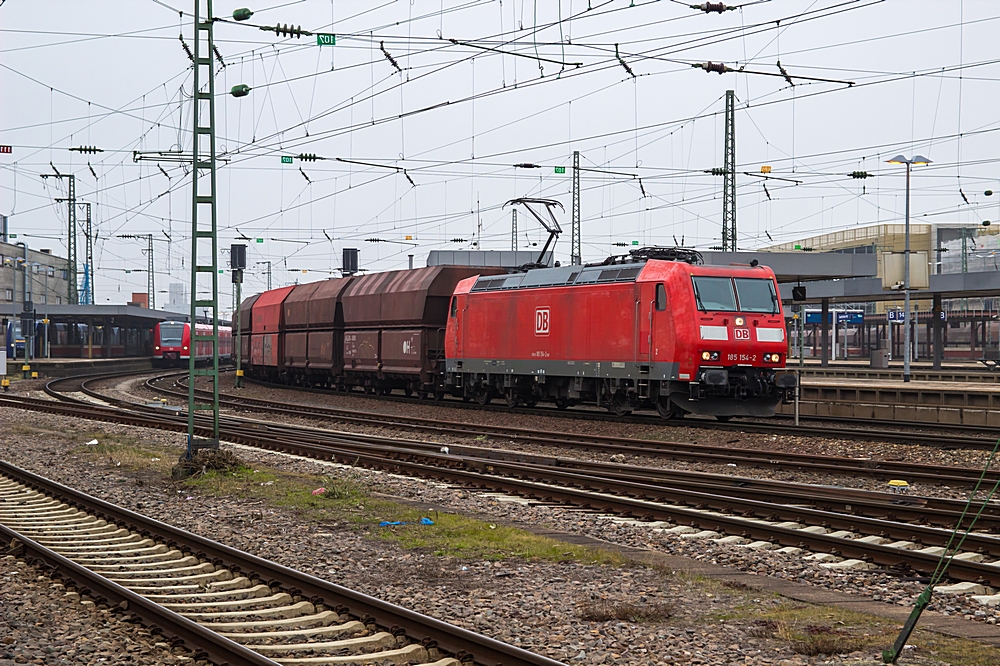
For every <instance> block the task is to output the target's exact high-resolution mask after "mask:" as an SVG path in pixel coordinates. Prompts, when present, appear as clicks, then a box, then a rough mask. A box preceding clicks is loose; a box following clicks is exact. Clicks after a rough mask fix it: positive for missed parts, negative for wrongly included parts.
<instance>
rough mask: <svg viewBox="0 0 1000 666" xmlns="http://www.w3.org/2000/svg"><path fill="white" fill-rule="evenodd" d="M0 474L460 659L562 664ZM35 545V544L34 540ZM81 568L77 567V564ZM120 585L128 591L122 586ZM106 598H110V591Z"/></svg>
mask: <svg viewBox="0 0 1000 666" xmlns="http://www.w3.org/2000/svg"><path fill="white" fill-rule="evenodd" d="M0 474H3V475H4V476H7V477H9V478H11V479H14V480H16V481H17V482H19V483H21V484H23V485H25V486H27V487H29V488H33V489H34V490H37V491H39V492H41V493H44V494H46V495H49V496H51V497H54V498H57V499H59V500H61V501H63V502H65V503H67V504H69V505H70V506H73V507H76V508H78V509H80V510H82V511H85V512H87V513H90V514H93V515H95V516H97V517H99V518H102V519H104V520H106V521H108V522H110V523H115V524H117V525H119V526H120V527H123V528H125V529H128V530H131V531H134V532H137V533H139V534H141V535H142V536H144V537H147V538H150V539H155V540H158V541H160V542H162V543H165V544H166V545H167V546H169V547H171V548H177V549H178V550H181V551H183V552H186V553H191V554H193V555H195V556H196V557H198V558H200V559H206V560H208V561H210V562H212V563H213V564H215V565H216V566H225V567H226V568H228V569H231V570H232V571H234V572H239V573H241V574H243V575H245V576H247V577H251V578H260V579H261V580H262V581H264V582H265V583H266V584H268V585H270V586H272V587H273V586H280V587H281V588H282V589H285V590H287V591H289V592H290V593H291V594H293V595H296V596H302V597H304V598H306V599H308V600H309V601H311V602H312V603H314V604H324V605H326V606H328V607H330V608H346V609H347V612H348V613H350V614H351V615H353V616H356V617H359V618H361V617H364V616H371V617H373V618H375V621H376V623H377V624H379V625H380V626H383V627H398V628H401V629H403V630H404V631H405V632H406V635H407V636H408V637H409V638H411V639H412V640H413V641H414V642H417V643H422V644H423V645H424V646H426V647H431V643H433V644H434V645H436V646H437V647H438V648H440V649H441V650H444V651H445V652H447V653H450V654H452V655H454V656H455V657H456V658H457V659H459V660H462V659H463V658H466V659H467V658H469V657H471V658H473V659H474V660H475V662H476V663H479V664H490V665H492V664H503V665H504V666H565V664H562V662H558V661H555V660H554V659H549V658H548V657H544V656H542V655H538V654H534V653H532V652H528V651H526V650H522V649H521V648H517V647H514V646H512V645H508V644H506V643H503V642H501V641H497V640H495V639H492V638H489V637H488V636H483V635H480V634H476V633H473V632H471V631H468V630H466V629H462V628H461V627H457V626H455V625H451V624H448V623H447V622H443V621H441V620H437V619H435V618H432V617H429V616H427V615H423V614H422V613H418V612H416V611H413V610H409V609H406V608H403V607H401V606H396V605H395V604H391V603H389V602H386V601H382V600H381V599H377V598H375V597H372V596H369V595H366V594H363V593H361V592H358V591H356V590H352V589H349V588H346V587H343V586H341V585H337V584H335V583H331V582H329V581H325V580H322V579H320V578H316V577H315V576H310V575H309V574H306V573H303V572H300V571H296V570H294V569H291V568H289V567H286V566H283V565H281V564H278V563H276V562H271V561H269V560H265V559H263V558H260V557H257V556H256V555H252V554H250V553H247V552H244V551H241V550H238V549H236V548H233V547H231V546H227V545H225V544H223V543H219V542H217V541H213V540H211V539H208V538H205V537H203V536H200V535H198V534H194V533H192V532H188V531H187V530H183V529H181V528H179V527H174V526H173V525H169V524H167V523H163V522H161V521H158V520H155V519H153V518H149V517H148V516H144V515H142V514H139V513H136V512H134V511H130V510H129V509H126V508H124V507H120V506H117V505H115V504H111V503H110V502H106V501H104V500H102V499H100V498H97V497H94V496H92V495H88V494H86V493H83V492H81V491H79V490H75V489H73V488H69V487H67V486H64V485H62V484H60V483H57V482H55V481H52V480H50V479H46V478H45V477H42V476H40V475H37V474H34V473H32V472H29V471H27V470H24V469H21V468H18V467H15V466H14V465H11V464H9V463H7V462H4V461H0ZM22 543H24V541H22ZM35 545H36V546H37V544H35ZM39 547H40V546H39ZM70 564H72V563H70ZM77 566H78V565H77ZM80 568H81V569H82V567H80ZM115 587H118V586H115ZM123 591H124V592H128V591H127V590H124V589H123ZM136 596H137V595H136ZM108 598H109V599H111V600H113V597H111V596H109V597H108ZM123 600H125V599H124V598H123ZM127 600H128V601H129V603H130V605H131V603H132V599H131V598H128V599H127ZM206 631H207V630H206ZM220 638H221V637H220ZM230 642H231V641H230ZM234 645H235V643H234ZM237 647H240V646H237ZM258 656H259V655H258ZM224 662H225V660H220V661H219V662H217V663H224ZM243 663H247V664H251V663H253V664H273V663H274V662H272V661H271V660H268V659H264V660H263V661H256V662H249V661H248V662H243ZM234 666H235V662H234Z"/></svg>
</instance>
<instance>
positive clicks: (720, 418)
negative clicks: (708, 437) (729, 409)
mask: <svg viewBox="0 0 1000 666" xmlns="http://www.w3.org/2000/svg"><path fill="white" fill-rule="evenodd" d="M731 418H733V415H732V414H716V415H715V420H716V421H722V422H723V423H725V422H727V421H728V420H729V419H731Z"/></svg>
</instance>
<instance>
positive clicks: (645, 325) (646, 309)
mask: <svg viewBox="0 0 1000 666" xmlns="http://www.w3.org/2000/svg"><path fill="white" fill-rule="evenodd" d="M654 291H655V288H654V286H653V285H652V284H649V283H641V284H636V285H635V319H636V322H635V332H636V363H642V364H648V363H649V362H650V360H651V358H652V354H651V353H650V352H651V349H652V328H653V310H654V307H655V299H654V297H653V292H654Z"/></svg>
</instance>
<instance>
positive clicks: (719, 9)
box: [691, 2, 736, 14]
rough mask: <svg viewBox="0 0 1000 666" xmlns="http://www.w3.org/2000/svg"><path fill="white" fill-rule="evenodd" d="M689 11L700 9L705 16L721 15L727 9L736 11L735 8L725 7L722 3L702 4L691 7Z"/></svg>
mask: <svg viewBox="0 0 1000 666" xmlns="http://www.w3.org/2000/svg"><path fill="white" fill-rule="evenodd" d="M691 9H700V10H701V11H703V12H705V13H706V14H710V13H712V12H715V13H716V14H722V13H723V12H725V11H726V10H728V9H736V8H735V7H726V3H724V2H703V3H701V4H700V5H691Z"/></svg>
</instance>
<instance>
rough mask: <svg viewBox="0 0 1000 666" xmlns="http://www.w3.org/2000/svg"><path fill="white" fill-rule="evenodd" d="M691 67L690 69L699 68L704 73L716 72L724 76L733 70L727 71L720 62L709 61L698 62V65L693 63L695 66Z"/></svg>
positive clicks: (724, 65)
mask: <svg viewBox="0 0 1000 666" xmlns="http://www.w3.org/2000/svg"><path fill="white" fill-rule="evenodd" d="M691 66H692V67H700V68H701V69H703V70H705V71H706V72H718V73H719V74H725V73H726V72H731V71H733V70H731V69H729V68H728V67H726V64H725V63H722V62H712V61H711V60H709V61H708V62H698V63H695V64H693V65H691Z"/></svg>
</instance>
